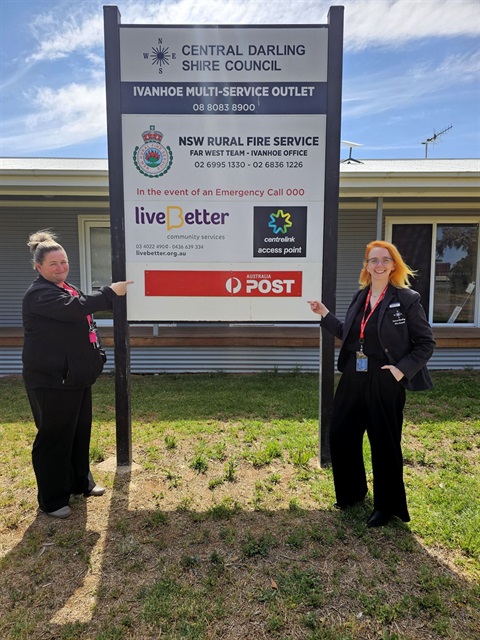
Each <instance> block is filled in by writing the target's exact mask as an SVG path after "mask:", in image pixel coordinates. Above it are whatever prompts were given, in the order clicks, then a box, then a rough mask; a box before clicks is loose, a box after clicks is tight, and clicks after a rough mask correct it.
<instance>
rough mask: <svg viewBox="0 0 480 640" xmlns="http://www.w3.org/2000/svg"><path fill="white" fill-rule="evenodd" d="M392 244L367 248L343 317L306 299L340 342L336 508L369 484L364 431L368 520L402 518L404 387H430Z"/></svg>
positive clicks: (425, 352) (333, 430)
mask: <svg viewBox="0 0 480 640" xmlns="http://www.w3.org/2000/svg"><path fill="white" fill-rule="evenodd" d="M412 275H414V272H413V271H412V270H411V269H410V267H408V266H407V265H406V264H405V262H404V260H403V258H402V256H401V255H400V253H399V252H398V249H397V248H396V247H395V246H394V245H393V244H390V243H389V242H384V241H383V240H374V241H373V242H370V243H369V244H368V245H367V247H366V251H365V260H364V263H363V268H362V271H361V272H360V278H359V282H360V290H359V291H357V293H356V294H355V295H354V297H353V300H352V302H351V304H350V306H349V308H348V310H347V313H346V316H345V322H341V321H340V320H339V319H338V318H336V317H335V316H334V315H333V314H332V313H330V312H329V310H328V309H327V307H326V306H325V305H324V304H323V303H322V302H320V301H319V300H310V301H309V302H308V304H309V305H310V308H311V309H312V311H313V312H314V313H317V314H319V315H320V316H322V321H321V326H322V327H323V328H324V329H326V330H327V331H328V332H330V333H332V334H333V335H335V336H336V337H337V338H339V339H340V340H341V341H342V346H341V349H340V354H339V357H338V369H339V370H340V371H341V372H342V377H341V379H340V382H339V384H338V388H337V391H336V394H335V400H334V405H333V413H332V422H331V426H330V450H331V456H332V469H333V478H334V483H335V494H336V499H337V501H336V503H335V507H337V508H338V509H345V508H348V507H350V506H353V505H354V504H356V503H358V502H361V501H362V500H363V499H364V498H365V496H366V494H367V491H368V487H367V479H366V474H365V466H364V461H363V447H362V445H363V436H364V433H365V432H367V436H368V439H369V442H370V448H371V452H372V470H373V506H374V510H373V512H372V514H371V515H370V517H369V518H368V520H367V526H369V527H382V526H384V525H386V524H387V523H388V522H389V521H390V519H391V518H392V517H393V516H396V517H398V518H400V519H401V520H403V521H404V522H408V521H409V520H410V516H409V513H408V508H407V499H406V494H405V486H404V482H403V457H402V449H401V442H400V441H401V435H402V423H403V408H404V405H405V389H410V390H413V391H420V390H425V389H430V388H431V387H432V381H431V378H430V375H429V373H428V370H427V367H426V364H427V362H428V360H429V359H430V357H431V355H432V353H433V350H434V348H435V341H434V339H433V334H432V329H431V327H430V325H429V324H428V322H427V319H426V317H425V312H424V310H423V307H422V305H421V304H420V295H419V294H418V293H417V292H416V291H413V290H412V289H410V284H409V277H410V276H412Z"/></svg>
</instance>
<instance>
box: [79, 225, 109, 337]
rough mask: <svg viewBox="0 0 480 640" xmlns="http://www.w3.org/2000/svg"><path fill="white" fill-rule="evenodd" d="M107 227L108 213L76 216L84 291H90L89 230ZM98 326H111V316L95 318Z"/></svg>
mask: <svg viewBox="0 0 480 640" xmlns="http://www.w3.org/2000/svg"><path fill="white" fill-rule="evenodd" d="M98 228H107V229H109V230H110V216H109V215H108V214H104V213H103V214H102V213H98V214H81V215H79V216H78V243H79V247H78V249H79V258H80V287H81V289H82V291H84V292H85V293H92V287H91V282H92V278H91V276H92V261H91V250H90V230H91V229H98ZM95 322H96V323H97V325H98V326H105V327H111V326H113V318H108V319H101V318H98V319H96V320H95Z"/></svg>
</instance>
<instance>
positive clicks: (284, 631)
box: [0, 371, 480, 640]
mask: <svg viewBox="0 0 480 640" xmlns="http://www.w3.org/2000/svg"><path fill="white" fill-rule="evenodd" d="M433 378H434V383H435V387H434V389H433V390H431V391H429V392H426V393H416V394H414V393H409V394H408V395H407V405H406V409H405V423H404V431H403V450H404V458H405V482H406V487H407V495H408V500H409V508H410V513H411V516H412V521H411V522H410V523H409V524H408V525H405V524H404V523H401V522H398V521H396V522H393V523H392V524H391V525H390V526H388V527H385V528H384V529H381V530H370V529H368V528H367V527H366V522H365V521H366V517H367V515H368V514H369V511H370V509H371V508H372V505H371V497H369V498H368V499H367V501H366V503H365V505H358V506H356V507H354V508H352V509H350V510H348V511H345V512H338V511H336V510H334V509H332V504H333V502H334V493H333V484H332V475H331V470H330V468H325V469H320V468H319V467H318V464H317V459H318V376H316V375H314V374H301V373H299V372H292V373H285V374H279V373H277V372H268V373H262V374H257V375H226V374H221V373H219V374H211V375H210V374H201V375H157V376H134V377H133V378H132V438H133V456H134V461H135V463H136V464H137V465H138V468H137V470H134V471H132V473H131V474H115V473H113V472H107V471H103V472H102V470H101V466H102V465H101V464H100V468H97V465H98V464H99V463H101V462H102V461H103V460H107V459H108V458H110V457H111V456H113V455H114V454H115V418H114V413H115V412H114V409H115V406H114V405H115V402H114V395H113V390H114V380H113V378H112V377H111V376H108V375H107V376H103V377H101V378H100V379H99V380H98V382H97V383H96V385H95V386H94V428H93V434H92V446H91V457H92V465H93V467H94V472H95V477H96V478H97V480H98V481H99V482H100V483H101V484H104V485H105V486H107V488H108V492H107V494H106V496H104V497H103V498H100V499H93V498H92V499H89V500H87V501H85V500H84V499H83V498H80V497H79V498H75V499H74V500H72V509H73V516H72V518H70V519H69V520H66V521H62V522H59V521H53V520H50V519H47V518H46V517H45V516H43V515H40V516H37V515H36V495H35V494H36V488H35V479H34V475H33V472H32V469H31V444H32V441H33V438H34V436H35V427H34V425H33V422H32V419H31V415H30V410H29V406H28V402H27V399H26V395H25V393H24V390H23V386H22V382H21V380H19V379H18V378H2V379H0V396H1V403H0V441H1V443H2V446H1V447H0V469H1V472H0V473H1V476H0V550H2V556H1V557H0V572H1V575H2V578H1V579H0V637H1V638H2V640H3V639H4V638H5V640H41V639H43V638H47V637H48V638H55V639H60V640H130V639H131V640H150V639H151V640H154V639H157V638H165V639H166V640H182V639H186V640H194V639H195V640H217V639H218V640H219V639H221V640H237V638H249V640H250V638H251V640H257V638H258V639H260V638H266V639H272V640H291V639H292V638H298V639H304V640H358V638H362V639H366V640H370V639H372V640H373V639H376V640H377V639H382V640H427V639H429V640H430V639H435V640H437V639H438V640H442V639H443V638H445V639H447V640H466V639H468V640H480V633H479V631H478V630H479V629H480V613H479V612H480V587H479V586H478V584H479V581H480V508H479V502H478V496H479V495H480V460H479V449H480V416H479V413H480V410H479V404H480V403H479V400H478V397H479V389H480V373H479V372H472V371H462V372H433ZM364 451H365V458H366V462H367V473H368V477H369V483H370V486H371V469H370V454H369V448H368V445H367V443H366V442H365V449H364Z"/></svg>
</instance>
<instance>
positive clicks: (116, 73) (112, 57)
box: [103, 6, 132, 466]
mask: <svg viewBox="0 0 480 640" xmlns="http://www.w3.org/2000/svg"><path fill="white" fill-rule="evenodd" d="M103 17H104V34H105V82H106V91H107V133H108V183H109V191H110V237H111V244H112V279H113V282H117V281H119V280H126V264H125V216H124V192H123V162H122V158H123V154H122V111H121V94H120V79H121V78H120V29H119V25H120V22H121V16H120V12H119V11H118V8H117V7H115V6H106V7H103ZM113 336H114V341H115V419H116V438H117V466H127V465H128V466H130V465H131V464H132V421H131V391H130V333H129V326H128V321H127V301H126V296H123V297H119V298H117V299H116V300H115V303H114V313H113Z"/></svg>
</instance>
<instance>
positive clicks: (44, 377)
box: [22, 275, 115, 389]
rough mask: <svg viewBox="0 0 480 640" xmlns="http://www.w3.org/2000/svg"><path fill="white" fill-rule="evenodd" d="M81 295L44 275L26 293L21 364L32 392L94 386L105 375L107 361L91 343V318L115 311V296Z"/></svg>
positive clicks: (105, 289)
mask: <svg viewBox="0 0 480 640" xmlns="http://www.w3.org/2000/svg"><path fill="white" fill-rule="evenodd" d="M69 286H70V287H72V289H76V288H75V287H73V285H70V284H69ZM76 291H78V293H79V295H78V297H74V296H72V295H71V294H70V293H68V291H66V290H65V289H62V288H60V287H57V285H56V284H53V283H52V282H50V281H49V280H46V279H45V278H44V277H43V276H40V275H39V276H38V278H36V280H34V281H33V283H32V284H31V286H30V288H29V289H28V290H27V292H26V293H25V296H24V298H23V304H22V315H23V326H24V330H25V333H24V342H23V353H22V360H23V379H24V382H25V386H26V387H27V389H35V388H57V389H65V388H84V387H89V386H90V385H91V384H93V383H94V382H95V380H96V378H97V377H98V376H99V375H100V373H101V372H102V369H103V359H102V357H101V354H100V351H99V349H95V348H94V346H93V345H92V343H91V342H90V340H89V326H88V322H87V319H86V316H87V315H91V314H92V313H94V312H95V311H102V310H105V309H108V308H110V307H111V306H112V301H113V299H114V298H115V293H114V291H113V289H111V288H110V287H102V288H101V289H100V291H96V292H95V293H92V294H91V295H85V294H84V293H82V292H81V291H79V290H78V289H76Z"/></svg>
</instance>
